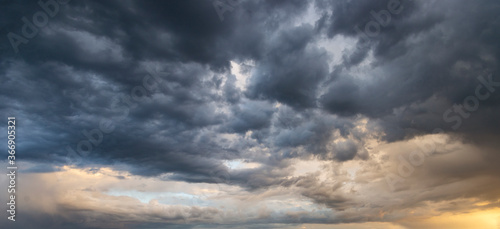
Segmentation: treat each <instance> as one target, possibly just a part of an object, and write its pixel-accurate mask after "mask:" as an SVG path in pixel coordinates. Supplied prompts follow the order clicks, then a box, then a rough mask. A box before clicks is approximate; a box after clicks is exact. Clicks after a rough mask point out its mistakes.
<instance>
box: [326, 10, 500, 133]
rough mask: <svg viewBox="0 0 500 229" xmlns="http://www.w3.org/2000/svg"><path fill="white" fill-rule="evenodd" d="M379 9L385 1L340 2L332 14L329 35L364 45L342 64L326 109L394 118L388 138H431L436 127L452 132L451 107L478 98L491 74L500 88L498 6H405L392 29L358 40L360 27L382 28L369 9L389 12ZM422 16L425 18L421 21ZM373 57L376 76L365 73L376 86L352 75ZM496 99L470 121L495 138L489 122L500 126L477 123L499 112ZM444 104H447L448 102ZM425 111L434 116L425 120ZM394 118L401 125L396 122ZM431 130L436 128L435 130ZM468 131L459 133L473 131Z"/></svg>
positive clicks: (492, 99)
mask: <svg viewBox="0 0 500 229" xmlns="http://www.w3.org/2000/svg"><path fill="white" fill-rule="evenodd" d="M381 3H384V2H383V1H380V2H378V1H369V2H368V3H367V4H364V3H363V2H360V1H355V2H336V3H335V4H333V5H332V6H331V7H332V8H333V13H332V15H331V18H330V21H329V22H330V23H329V24H328V26H329V27H328V28H327V29H326V32H327V34H328V35H329V36H337V35H345V36H348V37H355V38H356V39H358V43H357V48H356V49H355V50H354V52H353V53H352V54H351V55H350V56H349V55H347V56H345V57H344V59H343V61H344V65H338V66H336V68H337V70H336V78H335V80H334V81H333V82H332V83H331V85H330V86H329V89H328V91H327V92H326V93H325V94H323V95H322V96H321V98H320V101H321V104H322V106H323V107H324V108H325V109H326V110H328V111H330V112H331V113H334V114H339V115H343V116H351V115H354V114H363V115H366V116H368V117H373V118H382V119H387V120H389V119H390V120H391V121H390V122H388V123H387V124H386V125H388V128H387V129H386V130H387V131H388V135H391V136H390V137H389V138H388V139H394V138H393V137H392V136H394V135H399V137H396V138H402V137H405V136H406V135H407V134H408V135H414V134H415V132H419V131H420V132H427V133H428V132H431V131H432V129H433V128H438V127H439V128H442V129H445V130H451V128H450V127H451V126H452V124H455V123H450V122H449V121H446V120H443V114H444V113H445V112H446V110H447V109H448V108H449V107H451V106H452V105H453V104H463V103H464V99H465V98H466V97H467V96H469V95H472V96H473V95H475V89H476V87H477V86H478V85H481V82H480V80H478V77H480V76H483V77H485V76H487V75H489V74H492V77H493V79H492V81H495V82H498V81H500V80H499V77H498V61H496V59H498V53H499V50H500V49H499V46H498V42H493V40H495V37H496V38H498V36H499V34H498V32H494V31H493V30H492V29H491V28H494V27H497V26H498V25H496V23H497V22H498V14H497V13H496V12H495V10H493V9H494V8H495V9H496V8H498V3H497V2H494V1H481V2H480V3H478V4H474V6H472V5H471V3H469V2H460V3H455V4H451V3H450V4H448V3H449V2H447V1H441V2H433V3H432V4H431V3H429V4H423V3H418V2H410V1H401V4H402V5H403V6H404V9H403V10H402V11H401V13H400V14H397V15H394V14H391V16H392V17H391V20H390V21H389V23H388V25H387V26H385V27H384V26H381V25H380V24H379V26H380V32H379V33H378V34H376V35H375V36H372V37H369V39H366V37H367V36H366V35H363V34H361V33H356V31H355V27H356V26H359V27H360V28H361V29H362V30H363V28H364V26H365V25H367V24H368V23H369V21H376V19H375V18H374V16H373V15H372V16H369V15H370V11H371V10H373V12H375V13H377V12H380V11H382V10H386V11H387V8H386V7H385V5H384V4H381ZM321 4H327V3H321ZM379 4H380V5H379ZM445 9H446V10H445ZM476 10H480V11H481V12H482V13H481V15H476V14H475V12H477V11H476ZM335 12H337V14H335ZM424 12H425V17H424V16H421V15H422V14H424ZM325 26H326V25H325ZM368 52H372V54H373V60H372V63H371V67H372V70H371V71H369V72H367V73H366V74H368V76H369V78H367V79H366V81H370V82H371V83H370V84H366V83H364V80H359V79H356V78H354V77H353V76H352V75H351V73H350V68H351V67H352V66H359V64H360V63H361V62H362V61H363V60H364V59H366V58H367V57H368V55H367V53H368ZM371 78H372V79H371ZM498 98H499V95H498V94H496V93H495V94H493V93H492V94H491V95H490V97H489V98H488V99H487V100H486V101H484V102H483V101H481V102H480V103H481V104H480V106H481V107H482V108H481V110H482V109H484V110H482V111H479V112H477V114H475V115H474V116H475V117H472V118H471V119H470V120H467V121H464V122H469V123H474V124H475V125H476V127H477V125H479V126H480V127H479V128H481V129H483V130H485V131H489V132H497V131H495V130H494V129H492V128H490V127H491V126H492V125H491V121H493V122H494V123H498V121H496V120H491V121H488V122H482V123H481V121H479V120H481V119H488V117H492V115H494V114H495V113H496V112H498V106H496V104H498V101H499V100H498ZM442 100H444V101H446V102H445V103H442V102H441V101H442ZM432 101H436V102H432ZM437 102H441V104H440V107H439V106H436V105H433V104H432V103H435V104H436V103H437ZM424 106H425V107H426V108H424ZM412 107H421V108H420V109H419V110H416V109H413V108H412ZM395 109H403V110H404V111H403V112H404V115H399V114H397V113H394V112H395ZM422 109H424V110H422ZM431 109H432V110H431ZM485 110H489V111H488V112H485ZM422 112H424V113H425V112H432V113H433V114H434V115H425V116H422V115H420V114H422ZM479 113H480V114H481V115H479ZM485 113H489V114H485ZM427 114H428V113H427ZM393 116H396V117H398V118H397V119H398V120H397V121H395V120H394V118H392V117H393ZM479 116H481V117H479ZM404 120H408V121H404ZM394 122H396V123H399V124H397V125H398V127H397V128H396V129H392V130H394V131H399V132H400V134H395V133H391V132H392V131H391V128H389V125H394ZM406 122H409V123H406ZM426 123H427V124H426ZM428 123H433V124H435V126H434V127H433V128H431V127H430V125H428ZM467 126H468V124H466V125H464V127H463V128H461V129H460V130H459V131H463V132H469V131H471V130H470V129H469V128H468V127H467ZM397 129H399V130H397ZM411 129H413V130H414V131H412V130H411ZM401 131H402V132H401ZM403 132H404V133H403ZM496 134H498V132H497V133H496Z"/></svg>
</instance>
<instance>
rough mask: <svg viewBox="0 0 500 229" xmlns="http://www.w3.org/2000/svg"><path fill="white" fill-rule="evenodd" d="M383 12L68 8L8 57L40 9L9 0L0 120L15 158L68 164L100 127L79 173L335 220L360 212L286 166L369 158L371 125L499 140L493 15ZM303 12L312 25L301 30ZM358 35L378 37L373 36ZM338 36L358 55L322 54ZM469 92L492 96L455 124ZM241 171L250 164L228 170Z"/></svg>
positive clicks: (167, 5)
mask: <svg viewBox="0 0 500 229" xmlns="http://www.w3.org/2000/svg"><path fill="white" fill-rule="evenodd" d="M389 2H391V1H323V0H318V1H316V2H308V1H241V2H239V3H238V5H237V6H235V7H234V9H233V10H232V11H228V12H225V14H224V20H223V21H221V20H220V19H219V16H218V14H217V11H216V10H215V9H214V6H213V3H212V1H191V0H190V1H165V2H160V1H146V2H144V1H140V2H139V1H126V2H123V1H71V2H70V3H69V4H67V5H60V8H59V12H58V13H57V14H56V15H55V16H54V17H50V21H49V22H48V24H47V25H46V26H45V27H44V28H43V29H40V30H39V32H38V34H37V35H36V36H35V37H33V38H31V39H30V40H29V42H28V43H26V44H20V45H19V47H18V48H19V52H18V53H16V52H15V51H14V49H13V48H12V47H11V44H10V41H9V40H8V38H7V36H6V34H8V33H9V32H14V33H17V34H20V35H22V34H23V32H22V28H23V23H24V22H23V21H22V20H21V18H22V17H23V16H26V17H27V18H29V19H31V17H32V15H33V14H34V13H35V12H37V11H40V10H41V8H40V6H38V5H37V4H36V3H35V2H33V3H26V4H21V3H19V2H17V1H9V2H8V4H4V5H5V8H4V10H2V14H0V19H2V20H0V21H1V22H0V25H1V28H0V31H1V33H2V34H3V35H2V36H3V38H2V44H1V46H0V47H1V48H2V52H1V54H0V56H1V62H0V67H1V68H0V81H1V85H0V90H1V96H0V110H1V112H2V113H3V114H8V115H15V116H16V117H17V119H18V120H19V124H18V126H19V129H20V131H19V132H18V137H19V141H20V143H21V144H20V146H19V149H20V150H22V151H23V152H25V153H24V154H23V157H24V158H23V159H25V160H29V161H34V162H40V163H44V164H47V163H53V165H54V166H56V165H64V164H66V163H69V162H68V160H67V159H68V157H67V156H68V150H67V149H68V148H67V147H70V148H71V149H73V150H75V151H78V144H79V143H80V142H82V140H88V136H86V135H88V134H85V133H84V132H88V131H91V130H94V129H96V128H97V129H98V128H99V125H100V124H99V123H100V121H101V120H108V121H111V122H112V124H113V126H114V130H113V131H110V133H105V134H103V135H102V139H101V140H102V141H100V142H99V144H98V145H96V144H94V145H92V150H90V153H89V154H88V155H83V156H82V157H81V159H83V160H82V161H79V162H78V163H77V165H79V166H83V167H84V166H86V165H112V166H116V168H118V169H123V168H124V167H121V165H122V164H125V165H126V166H125V167H126V168H127V169H128V170H130V172H131V173H133V174H138V175H142V176H159V175H162V174H163V175H164V174H168V176H167V178H166V179H171V180H180V181H187V182H205V183H225V184H233V185H238V186H241V187H243V188H244V189H247V190H252V191H255V190H259V189H266V188H269V187H272V186H283V187H299V188H302V189H301V192H300V194H302V195H303V196H305V197H308V198H310V199H312V200H314V201H315V202H316V203H323V204H325V205H326V206H327V207H329V208H332V209H336V210H344V209H346V208H348V206H359V205H356V204H357V203H353V202H352V201H351V200H350V199H349V198H348V197H345V196H344V195H342V194H341V193H340V192H337V189H338V187H337V189H335V190H334V191H332V190H331V189H328V190H327V188H326V187H324V186H323V184H322V183H321V182H319V181H318V180H315V179H314V178H312V177H301V178H300V179H299V178H290V176H291V174H292V172H293V171H292V170H291V169H290V166H291V165H292V164H293V163H292V159H296V158H298V159H305V160H309V159H319V160H329V161H335V163H337V162H338V163H341V162H344V161H349V160H359V159H361V160H368V159H369V156H368V154H367V153H366V150H365V142H364V140H365V138H367V137H371V136H370V133H369V132H375V129H376V127H375V126H376V125H380V126H381V128H382V132H383V134H384V135H385V136H384V138H383V139H381V140H387V141H396V140H401V139H404V138H409V137H412V136H416V135H421V134H426V133H431V132H432V131H433V130H434V129H435V128H442V129H444V130H446V131H454V133H464V134H466V135H467V136H469V140H471V141H474V142H475V143H484V142H492V141H494V140H492V139H496V138H498V136H499V134H500V133H499V132H498V126H500V121H499V120H498V118H497V116H498V115H497V114H498V113H499V112H500V108H499V106H498V104H499V102H500V87H498V86H495V85H496V83H490V85H489V86H485V83H484V80H486V81H488V80H490V78H488V76H490V75H491V81H494V82H500V76H499V75H498V73H499V72H498V70H499V69H498V67H499V66H498V59H499V58H500V43H499V42H498V40H499V38H500V31H499V30H498V29H497V28H500V24H499V23H500V20H499V17H500V16H499V14H498V9H499V7H500V5H499V3H498V2H497V1H493V0H483V1H476V2H471V1H458V2H456V1H455V2H452V1H430V2H419V1H408V0H406V1H396V2H399V3H400V4H401V7H402V8H401V11H400V12H399V13H392V12H390V13H389V8H388V7H389V6H388V3H389ZM392 2H394V1H392ZM310 9H313V11H311V12H314V14H315V15H312V16H317V17H316V18H313V19H312V21H307V22H306V21H302V19H305V20H307V19H309V20H311V19H310V18H309V17H311V15H308V12H309V10H310ZM381 12H382V13H381ZM383 12H387V13H386V14H384V13H383ZM374 15H375V16H374ZM377 15H378V16H377ZM387 15H390V20H386V19H388V18H387V17H386V16H387ZM379 16H380V17H385V19H384V18H383V19H380V18H378V19H377V18H376V17H379ZM380 20H386V22H387V23H386V25H382V24H384V22H380ZM369 23H371V24H372V25H373V23H378V24H379V31H378V32H376V34H375V35H373V36H371V35H370V36H369V34H366V33H367V32H366V30H365V28H366V26H367V25H368V24H369ZM357 28H359V30H358V29H357ZM360 31H361V32H360ZM368 32H370V31H369V30H368ZM372 32H373V30H372ZM339 37H340V38H342V39H345V40H348V41H352V42H353V44H354V46H353V47H350V48H347V47H342V49H341V53H332V51H331V50H330V49H329V48H331V47H325V46H324V45H320V44H322V42H325V41H329V40H330V41H331V40H334V39H337V38H339ZM338 45H339V46H341V45H344V43H341V44H338ZM345 45H347V43H345ZM334 57H339V58H334ZM335 59H336V61H335ZM231 61H233V62H235V63H238V64H239V65H240V68H241V70H240V72H239V73H236V72H234V70H235V69H231ZM334 61H335V63H334ZM246 64H248V65H246ZM239 74H243V75H245V76H246V77H247V78H245V77H243V78H244V79H242V77H241V76H240V75H239ZM151 75H153V76H151ZM147 76H150V78H149V79H150V80H153V81H151V82H155V87H154V88H149V89H148V88H146V87H145V83H144V82H145V79H146V78H145V77H147ZM479 76H483V78H482V79H483V80H480V78H478V77H479ZM242 81H245V82H242ZM242 84H243V85H245V86H244V87H243V88H240V86H241V85H242ZM480 85H483V86H482V88H481V91H480V93H481V94H485V93H488V98H487V99H484V100H480V101H479V100H478V101H479V108H478V109H476V110H475V111H474V112H469V111H467V113H470V117H469V116H468V115H466V116H467V117H465V116H464V115H462V114H460V113H458V112H457V111H455V109H457V108H453V105H457V104H462V105H463V106H467V104H464V99H465V98H467V97H468V96H475V95H476V94H477V92H476V91H477V87H478V86H480ZM141 88H142V89H141ZM139 89H140V91H139V92H138V91H137V90H139ZM137 92H138V93H139V94H137ZM469 102H470V101H469ZM469 106H470V104H469ZM449 109H452V111H453V112H452V113H450V114H449V115H448V116H447V117H448V118H445V119H443V115H444V114H445V113H446V112H447V111H448V110H449ZM445 116H446V115H445ZM363 118H367V119H368V121H367V122H368V124H367V125H366V126H362V127H359V125H360V124H359V123H360V122H361V121H360V120H363ZM455 125H458V126H460V127H459V128H453V126H455ZM364 128H366V131H360V130H359V129H364ZM3 134H5V133H3ZM1 136H5V135H1ZM473 136H474V137H473ZM94 137H95V135H94ZM485 139H487V140H485ZM2 144H5V143H1V144H0V145H2ZM2 146H4V145H2ZM493 154H494V152H493V151H492V150H488V151H486V152H485V153H484V156H485V157H486V158H492V159H496V158H497V157H496V156H493ZM237 159H245V160H247V161H248V162H255V163H259V165H260V167H258V168H252V169H241V170H238V171H234V170H231V169H230V168H229V167H228V166H226V164H225V162H227V161H231V160H237ZM31 171H33V172H35V171H41V172H42V171H50V168H46V167H40V168H34V169H33V170H31ZM467 171H468V172H470V174H474V175H478V174H480V173H493V172H496V170H494V169H490V168H489V167H488V170H487V171H480V170H479V169H477V168H469V169H468V170H467ZM465 173H466V172H464V173H458V172H457V174H459V175H461V176H463V177H466V176H467V174H465ZM436 174H439V175H440V177H446V178H449V177H452V176H451V175H450V174H447V173H445V172H443V171H436ZM452 178H456V177H452ZM471 195H472V194H471ZM455 197H456V196H455ZM429 198H432V199H433V200H439V199H440V198H441V196H437V197H435V196H432V197H429ZM424 199H425V198H424ZM193 214H196V212H195V213H193ZM287 220H289V219H279V220H278V221H283V222H287Z"/></svg>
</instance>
